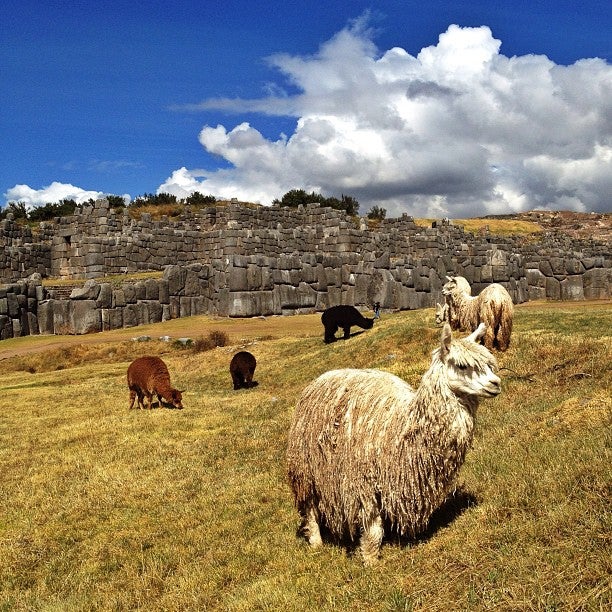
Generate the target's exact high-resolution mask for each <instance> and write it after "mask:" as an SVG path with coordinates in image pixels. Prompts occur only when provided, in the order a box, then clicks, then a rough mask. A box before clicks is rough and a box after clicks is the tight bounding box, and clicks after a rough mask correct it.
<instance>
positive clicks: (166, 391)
mask: <svg viewBox="0 0 612 612" xmlns="http://www.w3.org/2000/svg"><path fill="white" fill-rule="evenodd" d="M127 383H128V387H129V389H130V408H129V409H130V410H131V409H132V407H133V406H134V401H135V399H136V398H137V397H138V407H139V408H145V404H144V401H143V400H144V398H145V397H146V398H147V403H148V408H149V409H151V407H152V402H153V395H156V396H157V401H158V402H159V405H160V406H161V405H162V403H161V400H162V397H163V398H164V399H165V400H166V402H168V404H170V405H171V406H173V407H174V408H179V409H182V408H183V394H182V392H181V391H179V390H178V389H174V388H173V387H172V385H171V384H170V373H169V372H168V367H167V366H166V364H165V363H164V362H163V361H162V360H161V359H160V358H159V357H139V358H138V359H135V360H134V361H133V362H132V363H131V364H130V366H129V367H128V371H127Z"/></svg>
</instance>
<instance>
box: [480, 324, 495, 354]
mask: <svg viewBox="0 0 612 612" xmlns="http://www.w3.org/2000/svg"><path fill="white" fill-rule="evenodd" d="M482 343H483V344H484V345H485V346H486V347H487V348H488V349H489V350H490V351H492V350H493V349H494V348H495V327H494V326H493V325H487V329H486V330H485V334H484V337H483V339H482Z"/></svg>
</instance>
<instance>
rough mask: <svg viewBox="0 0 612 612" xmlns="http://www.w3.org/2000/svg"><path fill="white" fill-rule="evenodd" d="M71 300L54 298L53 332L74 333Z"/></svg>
mask: <svg viewBox="0 0 612 612" xmlns="http://www.w3.org/2000/svg"><path fill="white" fill-rule="evenodd" d="M71 303H72V302H70V301H69V300H53V333H54V334H74V329H73V327H72V325H71V320H70V304H71Z"/></svg>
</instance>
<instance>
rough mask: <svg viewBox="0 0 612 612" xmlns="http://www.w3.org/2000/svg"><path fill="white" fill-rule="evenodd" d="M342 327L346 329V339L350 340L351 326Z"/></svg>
mask: <svg viewBox="0 0 612 612" xmlns="http://www.w3.org/2000/svg"><path fill="white" fill-rule="evenodd" d="M342 329H343V330H344V339H345V340H348V339H349V338H350V337H351V326H350V325H349V326H348V327H343V328H342Z"/></svg>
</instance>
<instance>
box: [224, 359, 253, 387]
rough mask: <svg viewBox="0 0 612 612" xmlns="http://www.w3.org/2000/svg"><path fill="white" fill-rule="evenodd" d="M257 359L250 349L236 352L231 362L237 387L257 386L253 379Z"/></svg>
mask: <svg viewBox="0 0 612 612" xmlns="http://www.w3.org/2000/svg"><path fill="white" fill-rule="evenodd" d="M256 365H257V360H256V359H255V357H254V356H253V355H252V354H251V353H249V352H248V351H240V352H239V353H236V354H235V355H234V356H233V357H232V360H231V362H230V374H231V375H232V381H233V383H234V390H236V389H250V388H251V387H256V386H257V383H256V382H255V381H254V380H253V374H255V366H256Z"/></svg>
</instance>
